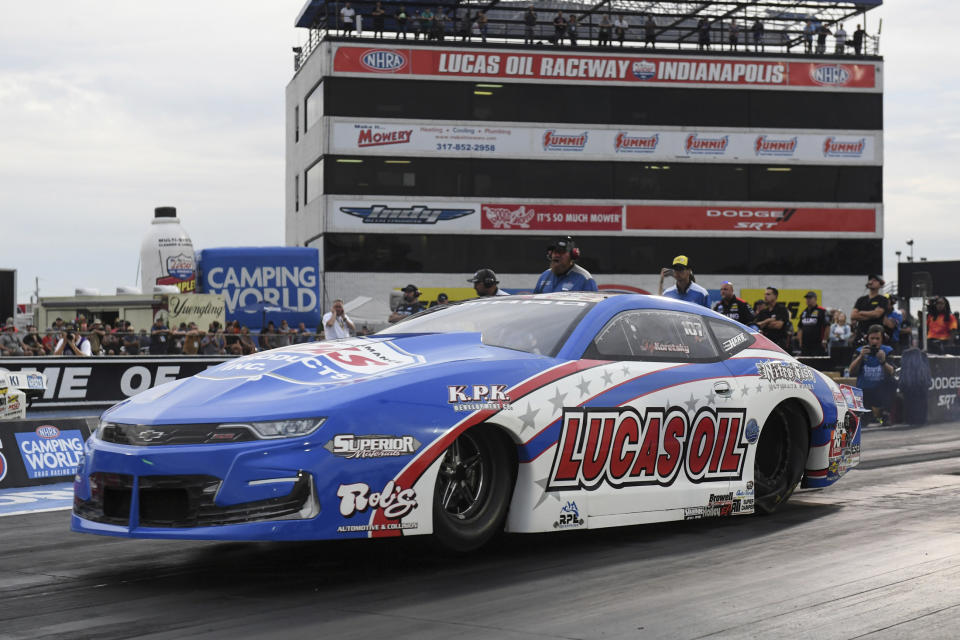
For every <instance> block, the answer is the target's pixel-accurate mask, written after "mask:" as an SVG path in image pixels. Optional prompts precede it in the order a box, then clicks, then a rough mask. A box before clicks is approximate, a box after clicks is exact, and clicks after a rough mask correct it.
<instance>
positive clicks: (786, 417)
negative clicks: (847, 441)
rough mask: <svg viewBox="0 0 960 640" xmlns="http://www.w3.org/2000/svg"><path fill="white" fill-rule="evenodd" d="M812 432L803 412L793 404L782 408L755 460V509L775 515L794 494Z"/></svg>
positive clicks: (768, 426) (764, 434) (772, 419)
mask: <svg viewBox="0 0 960 640" xmlns="http://www.w3.org/2000/svg"><path fill="white" fill-rule="evenodd" d="M809 447H810V429H809V426H808V425H807V418H806V416H805V415H804V414H803V412H802V411H801V410H800V409H799V408H798V407H797V406H795V405H793V404H789V403H788V404H781V405H779V406H778V407H776V408H775V409H774V410H773V412H772V413H771V414H770V417H768V418H767V421H766V422H765V423H764V425H763V429H762V430H761V431H760V440H759V441H758V442H757V451H756V455H755V456H754V473H753V480H754V486H755V492H756V493H755V497H754V508H755V510H756V512H757V513H762V514H768V513H773V512H774V511H776V509H777V508H778V507H779V506H780V505H782V504H783V503H784V502H786V501H787V500H788V499H789V498H790V496H791V495H792V494H793V491H794V489H796V487H797V485H798V484H799V483H800V479H801V478H802V477H803V470H804V466H805V465H806V461H807V452H808V450H809Z"/></svg>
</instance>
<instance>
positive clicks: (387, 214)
mask: <svg viewBox="0 0 960 640" xmlns="http://www.w3.org/2000/svg"><path fill="white" fill-rule="evenodd" d="M340 211H342V212H344V213H346V214H348V215H351V216H356V217H358V218H363V223H364V224H378V223H379V224H437V222H443V221H445V220H456V219H457V218H462V217H463V216H468V215H470V214H472V213H473V212H474V210H473V209H431V208H429V207H426V206H424V205H414V206H412V207H388V206H386V205H382V204H375V205H373V206H371V207H340Z"/></svg>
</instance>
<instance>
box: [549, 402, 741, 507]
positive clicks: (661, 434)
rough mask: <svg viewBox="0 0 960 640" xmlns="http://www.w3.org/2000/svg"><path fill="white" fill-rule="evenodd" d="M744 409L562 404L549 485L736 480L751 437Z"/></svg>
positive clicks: (570, 486) (571, 486)
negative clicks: (747, 434) (691, 412)
mask: <svg viewBox="0 0 960 640" xmlns="http://www.w3.org/2000/svg"><path fill="white" fill-rule="evenodd" d="M745 416H746V411H745V410H744V409H719V410H714V409H712V408H711V407H703V408H702V409H700V410H699V411H698V412H697V414H696V416H695V417H694V418H693V420H692V421H691V420H690V417H689V416H688V414H687V413H686V412H685V411H684V410H682V409H680V408H678V407H672V408H670V409H665V408H650V409H647V412H646V414H640V413H639V412H638V411H637V410H636V409H634V408H633V407H616V408H611V409H564V411H563V429H562V431H561V433H560V441H559V442H558V443H557V447H556V453H555V454H554V460H553V466H552V467H551V472H550V477H549V479H548V484H547V490H548V491H551V490H552V491H557V490H562V489H578V488H580V489H587V490H593V489H596V488H597V487H599V486H600V485H601V484H607V485H609V486H611V487H614V488H617V487H625V486H635V485H648V484H659V485H662V486H669V485H671V484H673V482H674V481H675V480H676V478H677V476H678V475H679V474H680V470H681V469H682V470H683V473H684V474H685V475H686V477H687V479H688V480H689V481H690V482H694V483H699V482H717V481H726V480H739V479H741V477H742V476H743V466H744V461H745V459H746V448H747V441H746V439H745V437H744V423H745V422H746V420H745Z"/></svg>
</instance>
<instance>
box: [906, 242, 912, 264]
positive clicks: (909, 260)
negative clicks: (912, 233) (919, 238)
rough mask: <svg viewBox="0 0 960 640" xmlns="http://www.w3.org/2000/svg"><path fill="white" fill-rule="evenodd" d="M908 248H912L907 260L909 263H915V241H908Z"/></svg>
mask: <svg viewBox="0 0 960 640" xmlns="http://www.w3.org/2000/svg"><path fill="white" fill-rule="evenodd" d="M907 246H908V247H910V257H909V258H907V262H913V240H912V239H911V240H907Z"/></svg>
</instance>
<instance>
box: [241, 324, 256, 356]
mask: <svg viewBox="0 0 960 640" xmlns="http://www.w3.org/2000/svg"><path fill="white" fill-rule="evenodd" d="M238 345H239V347H240V352H241V353H242V354H243V355H245V356H246V355H250V354H251V353H256V352H257V345H256V344H254V342H253V336H251V335H250V327H240V341H239V343H238Z"/></svg>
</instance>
